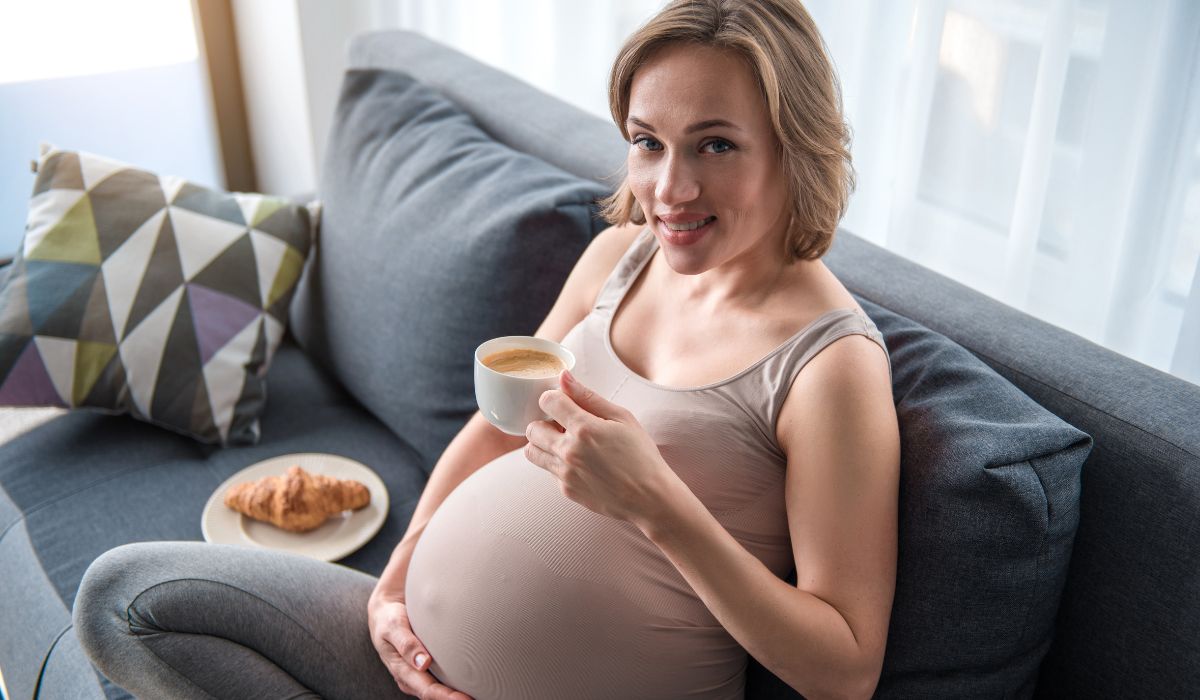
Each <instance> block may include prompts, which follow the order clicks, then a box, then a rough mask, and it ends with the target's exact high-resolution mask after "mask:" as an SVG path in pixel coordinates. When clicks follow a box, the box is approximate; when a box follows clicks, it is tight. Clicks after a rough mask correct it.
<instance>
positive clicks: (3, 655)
mask: <svg viewBox="0 0 1200 700" xmlns="http://www.w3.org/2000/svg"><path fill="white" fill-rule="evenodd" d="M268 381H269V382H270V383H271V386H272V391H271V394H270V397H269V398H268V404H267V409H266V411H265V412H264V413H263V416H262V440H261V442H260V443H259V444H258V445H255V446H247V447H228V448H224V449H220V448H217V447H216V446H212V445H204V444H201V443H198V442H196V441H194V440H192V439H190V438H187V437H185V436H182V435H179V434H176V433H172V432H169V431H165V430H161V429H159V428H157V427H154V426H151V425H148V424H146V423H142V422H140V421H136V420H133V419H132V418H130V417H128V416H108V415H102V414H98V413H94V412H82V411H73V412H70V413H67V414H65V415H63V416H62V417H60V418H57V419H54V420H52V421H51V422H50V423H47V424H46V425H43V426H40V427H38V428H35V429H33V430H32V431H31V432H29V433H26V434H24V435H21V436H19V437H17V438H15V439H13V440H12V441H11V442H9V443H5V444H3V445H0V572H4V574H3V575H4V576H5V577H6V578H5V579H4V584H3V590H4V591H6V593H7V592H9V591H11V592H12V593H13V594H12V595H7V594H6V595H3V596H0V630H5V631H7V630H21V634H19V635H16V634H13V635H10V634H7V633H6V632H0V668H3V670H4V678H5V682H6V683H7V685H8V689H9V692H10V696H9V697H14V698H28V697H32V696H33V688H34V686H35V685H36V683H37V682H38V673H39V670H40V669H41V668H42V664H43V660H44V659H46V656H47V654H49V653H51V650H52V649H53V650H54V652H53V654H52V655H51V660H52V661H53V660H54V659H55V658H57V659H58V661H57V662H54V663H51V664H49V665H48V666H47V669H48V671H47V672H49V669H53V668H57V665H56V664H67V663H68V661H69V659H72V658H74V657H75V654H76V653H77V644H76V642H75V640H74V639H68V637H71V636H72V635H73V634H74V633H73V632H71V630H70V627H69V626H70V624H71V620H70V608H71V605H72V603H73V602H74V599H75V591H76V589H77V588H78V586H79V580H80V578H81V577H82V576H83V572H84V570H85V569H86V568H87V566H88V564H90V563H91V562H92V560H94V559H95V558H96V557H97V556H99V555H100V554H101V553H103V552H104V551H106V550H108V549H110V548H112V547H115V546H117V545H121V544H125V543H128V542H138V541H145V540H200V539H202V538H203V535H202V534H201V530H200V515H201V512H202V511H203V509H204V504H205V502H206V501H207V499H208V497H209V495H210V494H212V492H213V490H214V489H215V488H217V486H219V485H220V484H221V482H223V481H224V480H225V479H227V478H228V477H229V476H231V475H233V474H234V473H235V472H237V471H238V470H240V469H242V468H243V467H246V466H247V465H250V464H253V463H254V462H257V461H259V460H262V459H266V458H268V457H273V456H276V455H281V454H289V453H295V452H329V453H333V454H341V455H345V456H347V457H350V458H352V459H357V460H359V461H361V462H363V463H364V464H367V465H369V466H370V467H371V468H372V469H374V470H375V471H376V473H378V474H379V476H380V478H382V479H383V481H384V483H385V484H386V485H387V488H388V496H389V499H390V502H391V508H390V511H389V513H388V516H387V519H386V520H385V522H384V524H383V527H382V528H381V529H380V531H379V533H378V534H377V535H375V537H374V538H373V539H371V541H370V542H368V543H367V544H366V545H364V546H363V547H362V548H361V549H359V550H358V551H356V552H354V553H353V554H351V555H349V556H347V557H346V558H344V559H342V560H341V561H340V563H341V564H344V565H346V566H349V567H352V568H355V569H359V570H362V571H366V572H368V573H371V574H376V575H377V574H379V573H380V572H381V571H382V570H383V567H384V566H385V565H386V564H387V560H388V558H389V556H390V555H391V552H392V549H393V548H394V547H395V545H396V542H398V541H399V539H400V537H401V536H402V535H403V534H404V530H405V529H406V528H407V527H408V521H409V518H411V517H412V512H413V510H414V509H415V508H416V503H417V499H418V498H420V494H421V489H422V488H423V487H424V484H425V475H424V473H423V472H422V466H423V463H422V460H421V459H420V457H419V456H418V455H417V453H416V452H415V451H414V450H413V449H412V448H411V447H410V446H408V445H407V444H405V443H404V442H403V441H402V440H400V439H399V438H397V437H396V435H395V434H393V433H392V432H391V431H390V430H388V429H387V428H386V427H385V426H384V425H383V424H382V423H380V422H379V421H378V420H376V419H375V418H374V417H372V416H371V415H370V414H368V413H367V412H366V411H364V410H363V409H362V407H361V406H360V405H359V404H358V403H357V402H355V401H354V399H353V398H352V397H350V396H349V395H348V394H346V392H345V391H344V390H342V389H341V388H340V387H339V386H338V385H337V383H336V382H335V381H334V380H333V379H332V378H330V377H329V376H328V375H327V374H325V373H324V372H322V371H321V370H320V369H319V368H318V367H317V366H316V365H314V364H313V363H312V362H311V361H310V360H309V359H308V358H307V357H306V356H305V355H304V353H303V352H302V351H301V350H300V349H299V348H298V347H297V346H296V345H295V343H294V342H292V341H291V340H290V339H285V340H284V341H283V343H282V344H281V345H280V348H279V352H278V354H276V356H275V359H274V361H273V362H272V364H271V369H270V372H269V374H268ZM64 631H65V636H63V637H60V635H61V634H64ZM66 675H70V674H66ZM79 680H80V681H85V680H87V679H86V677H79ZM43 681H45V679H43ZM48 687H49V686H48ZM67 696H69V697H81V695H79V694H75V693H69V694H64V695H62V697H67ZM43 697H45V695H43ZM54 697H60V696H58V695H55V696H54ZM112 697H128V696H127V695H125V694H116V695H113V696H112Z"/></svg>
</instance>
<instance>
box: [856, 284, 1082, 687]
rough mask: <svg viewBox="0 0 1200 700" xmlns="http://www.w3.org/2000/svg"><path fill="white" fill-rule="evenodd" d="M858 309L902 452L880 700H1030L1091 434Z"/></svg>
mask: <svg viewBox="0 0 1200 700" xmlns="http://www.w3.org/2000/svg"><path fill="white" fill-rule="evenodd" d="M862 305H863V309H864V310H865V311H866V312H867V314H868V315H869V316H870V317H871V318H872V319H873V320H874V321H875V323H876V325H877V326H878V327H879V330H880V331H881V332H882V333H883V335H884V339H885V340H886V342H887V345H888V349H889V352H890V354H891V357H892V369H893V390H894V392H895V398H896V410H897V414H898V417H899V420H900V430H901V449H902V453H901V481H900V489H901V496H900V560H899V570H898V572H897V581H896V599H895V603H894V607H893V612H892V622H891V629H890V633H889V636H888V652H887V657H886V659H885V661H884V670H883V679H882V681H881V683H880V694H881V695H884V696H886V697H905V698H927V697H984V696H994V697H1000V696H1002V697H1028V696H1029V695H1031V694H1032V690H1033V687H1034V685H1035V683H1036V681H1037V673H1038V666H1039V664H1040V663H1041V661H1042V657H1043V656H1044V655H1045V653H1046V650H1047V649H1048V648H1049V646H1050V640H1051V637H1052V636H1053V632H1054V617H1055V612H1056V611H1057V609H1058V603H1059V596H1060V594H1061V593H1062V588H1063V583H1064V582H1065V580H1066V575H1067V565H1068V562H1069V560H1070V557H1071V544H1072V541H1073V539H1074V537H1075V531H1076V528H1077V526H1078V523H1079V484H1080V468H1081V466H1082V465H1083V462H1084V459H1086V458H1087V455H1088V452H1089V450H1090V449H1091V439H1090V438H1089V437H1088V436H1087V435H1085V434H1084V433H1082V432H1080V431H1079V430H1077V429H1075V428H1073V427H1072V426H1070V425H1068V424H1067V423H1065V422H1064V421H1063V420H1061V419H1060V418H1058V417H1057V416H1055V415H1054V414H1052V413H1050V412H1049V411H1047V410H1045V409H1044V408H1042V407H1041V406H1039V405H1038V404H1037V403H1035V402H1034V401H1033V400H1032V399H1030V398H1029V397H1027V396H1026V395H1024V394H1023V393H1021V391H1020V390H1019V389H1017V388H1016V387H1015V386H1013V385H1012V384H1011V383H1009V382H1008V381H1007V380H1005V379H1004V378H1003V377H1001V376H1000V375H998V374H996V373H995V372H994V371H993V370H992V369H991V368H989V367H988V366H987V365H985V364H984V363H982V362H980V361H979V359H978V358H976V357H975V356H973V355H971V354H970V353H969V352H967V351H966V350H964V349H963V348H962V347H961V346H959V345H957V344H955V343H954V342H952V341H950V340H949V339H947V338H946V337H945V336H942V335H940V334H938V333H934V332H933V331H930V330H929V329H927V328H925V327H923V326H921V325H919V324H917V323H915V322H913V321H910V320H908V319H906V318H904V317H903V316H899V315H897V314H894V313H892V312H890V311H888V310H886V309H884V308H882V307H880V306H877V305H876V304H873V303H871V302H870V301H866V300H862Z"/></svg>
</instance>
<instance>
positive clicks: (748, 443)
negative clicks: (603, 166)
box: [407, 228, 886, 699]
mask: <svg viewBox="0 0 1200 700" xmlns="http://www.w3.org/2000/svg"><path fill="white" fill-rule="evenodd" d="M657 248H658V241H657V239H656V238H655V237H654V235H653V233H652V232H651V231H650V229H648V228H647V229H644V230H643V231H642V232H641V233H640V234H639V235H638V237H637V238H636V239H635V241H634V243H633V244H632V245H631V246H630V248H629V250H628V251H626V253H625V255H624V256H623V257H622V258H621V260H620V261H619V262H618V264H617V266H616V268H615V269H614V270H613V272H612V274H611V275H610V276H609V278H608V279H607V280H606V282H605V284H604V286H603V287H602V289H601V291H600V294H599V296H598V298H597V300H596V303H595V306H594V307H593V309H592V310H591V312H590V313H589V314H588V315H587V316H586V317H585V318H584V319H583V320H582V321H580V322H579V324H577V325H576V326H575V327H574V328H573V329H572V330H571V331H570V332H569V333H568V334H567V335H566V337H565V338H564V339H563V345H565V346H566V347H567V348H569V349H570V350H571V351H572V352H573V353H574V354H575V357H576V365H575V370H574V371H573V372H572V373H573V374H574V375H575V376H576V377H577V378H578V379H579V380H580V381H581V382H582V383H583V384H584V385H585V386H587V387H589V388H591V389H593V390H595V391H596V392H598V393H599V394H601V395H602V396H604V397H606V398H608V399H609V400H610V401H612V402H614V403H617V404H620V405H622V406H624V407H626V408H627V409H629V410H630V411H631V412H633V414H634V415H635V416H636V417H637V419H638V421H639V422H640V423H641V425H642V426H643V428H645V429H646V431H647V432H648V433H649V434H650V435H651V437H653V439H654V441H655V443H656V444H657V446H658V448H659V450H660V452H661V453H662V456H663V458H664V459H665V460H666V462H667V463H668V464H669V465H670V466H671V468H672V469H673V470H674V471H675V472H676V473H677V474H678V475H679V477H680V478H681V479H682V480H683V481H684V482H685V483H686V484H687V486H688V487H689V488H690V489H691V490H692V492H693V493H695V494H696V496H697V497H698V498H699V499H700V500H701V501H702V502H703V503H704V505H705V506H706V507H707V508H708V510H709V511H710V512H711V513H712V514H713V516H714V517H715V518H716V519H717V520H718V521H719V522H720V523H721V525H722V526H723V527H724V528H725V529H726V530H727V531H729V533H730V534H731V535H733V537H734V538H735V539H736V540H737V541H738V542H739V543H740V544H741V545H742V546H743V547H745V548H746V549H747V550H748V551H749V552H751V553H752V554H754V556H756V557H757V558H758V559H759V560H760V561H762V562H763V564H765V565H766V566H767V568H768V569H770V570H771V571H772V572H773V573H774V574H775V575H776V576H779V577H781V578H782V577H784V576H786V575H788V574H789V573H790V572H791V570H792V569H793V566H794V561H793V558H792V551H791V542H790V537H789V533H788V522H787V511H786V504H785V500H784V476H785V471H786V455H785V454H784V452H783V451H782V449H781V448H780V447H779V445H778V443H777V441H776V439H775V428H774V426H775V422H776V420H777V418H778V415H779V410H780V407H781V406H782V404H783V401H784V399H785V398H786V397H787V393H788V390H789V389H790V387H791V384H792V382H793V380H794V379H795V377H796V376H797V375H798V374H799V372H800V370H801V369H802V368H803V367H804V365H805V364H806V363H807V362H808V361H809V360H810V359H811V358H812V357H814V356H815V355H816V354H817V353H818V352H820V351H821V350H822V349H824V348H825V347H827V346H828V345H829V344H830V343H832V342H833V341H835V340H837V339H838V338H841V337H844V336H846V335H850V334H859V335H864V336H866V337H868V338H870V339H872V340H874V341H875V342H876V343H878V344H879V345H880V347H883V348H884V350H885V352H886V346H885V345H884V342H883V338H882V336H881V335H880V333H879V331H878V330H877V329H876V327H875V325H874V323H872V322H871V320H870V319H869V318H868V317H867V316H866V315H865V314H863V313H862V312H861V311H858V310H857V309H836V310H833V311H829V312H827V313H824V314H822V315H820V316H819V317H818V318H816V319H815V320H813V321H812V322H811V323H809V324H808V325H806V326H805V327H804V328H802V329H801V330H799V331H797V332H796V334H795V335H793V336H792V337H791V338H789V339H788V340H786V341H785V342H784V343H783V344H781V345H780V346H778V347H777V348H776V349H774V350H772V351H771V352H770V353H768V354H767V355H766V356H765V357H763V358H761V359H760V360H758V361H757V362H755V363H754V364H752V365H750V366H749V367H747V368H745V369H743V370H742V371H740V372H738V373H737V374H735V375H733V376H732V377H729V378H726V379H723V380H721V381H718V382H713V383H710V384H705V385H703V386H698V387H687V388H676V387H667V386H662V385H659V384H656V383H654V382H651V381H649V380H647V379H645V378H643V377H641V376H639V375H637V374H636V373H634V372H632V371H631V370H629V369H628V368H627V367H626V366H625V365H624V363H623V362H622V361H621V360H620V358H619V357H618V356H617V354H616V352H615V351H614V350H613V347H612V343H611V338H610V330H611V325H612V319H613V317H614V315H615V312H616V310H617V308H618V307H619V306H620V304H621V301H622V300H623V299H624V297H625V295H626V293H627V292H628V291H629V289H630V287H631V286H632V285H633V283H634V281H636V279H637V278H638V276H639V275H640V274H641V272H642V270H643V269H644V268H645V267H646V265H647V263H648V262H649V261H650V259H651V257H652V256H653V255H654V252H655V250H656V249H657ZM407 601H408V607H409V616H410V622H411V623H412V626H413V630H414V632H416V634H417V636H418V638H420V639H421V640H422V642H423V643H424V644H425V645H426V648H428V649H429V652H430V655H431V656H432V657H433V659H434V663H433V666H432V667H431V670H432V671H433V672H434V675H436V676H437V677H438V678H439V679H441V680H442V681H443V682H444V683H446V684H447V685H450V686H451V687H453V688H456V689H458V690H461V691H463V692H466V693H467V694H469V695H471V696H472V697H476V698H560V697H573V698H578V699H582V698H629V699H634V698H741V697H742V696H743V686H744V676H745V668H746V661H747V658H746V653H745V651H744V650H743V649H742V648H741V647H740V646H739V645H738V643H737V642H736V641H735V640H734V639H733V638H732V637H731V636H730V635H729V633H728V632H726V631H725V629H724V628H723V627H722V626H721V625H720V623H719V622H718V621H717V620H716V618H715V617H714V616H713V615H712V613H711V612H709V610H708V608H707V607H706V606H705V605H704V603H703V601H701V600H700V598H699V597H698V596H697V595H696V593H695V592H694V591H693V590H692V589H691V587H690V586H689V585H688V584H687V582H686V581H685V580H684V579H683V577H682V575H681V574H680V573H679V572H678V570H677V569H675V567H674V565H672V564H671V563H670V561H669V560H668V559H667V558H666V556H665V555H664V554H663V553H662V552H661V551H660V550H659V549H658V548H657V547H656V546H655V545H654V544H653V543H651V542H650V541H649V540H648V539H647V538H646V537H645V536H644V535H643V534H642V533H641V531H640V530H638V529H637V527H635V526H634V525H632V524H630V523H627V522H623V521H618V520H615V519H612V518H608V517H605V516H602V515H598V514H596V513H593V512H591V511H589V510H587V509H586V508H584V507H583V506H580V505H578V504H576V503H574V502H573V501H570V500H569V499H567V498H566V497H565V496H564V495H563V494H562V492H561V490H560V487H559V483H558V481H557V479H556V478H555V477H554V476H553V475H551V474H549V473H547V472H546V471H544V470H542V469H541V468H539V467H537V466H535V465H533V464H531V463H529V462H528V460H526V459H525V457H524V453H523V450H521V449H518V450H515V451H513V452H510V453H508V454H505V455H502V456H501V457H499V458H497V459H495V460H493V461H492V462H490V463H488V464H487V465H485V466H484V467H483V468H481V469H479V470H478V471H476V472H475V473H474V474H472V475H471V476H470V477H468V478H467V479H466V480H464V481H463V483H462V484H460V485H459V486H458V488H456V489H455V490H454V491H453V492H452V493H451V494H450V496H449V497H447V499H446V500H445V501H444V502H443V504H442V505H441V506H440V507H439V508H438V510H437V511H436V512H435V513H434V516H433V518H432V519H431V520H430V523H429V525H428V526H427V528H426V530H425V532H424V533H422V535H421V538H420V540H419V541H418V544H417V547H416V549H415V551H414V553H413V557H412V560H411V562H410V566H409V572H408V577H407Z"/></svg>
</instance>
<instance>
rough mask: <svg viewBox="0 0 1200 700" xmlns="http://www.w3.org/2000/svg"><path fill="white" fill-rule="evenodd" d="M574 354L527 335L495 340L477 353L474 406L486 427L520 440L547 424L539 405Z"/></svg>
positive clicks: (571, 366) (571, 365) (569, 367)
mask: <svg viewBox="0 0 1200 700" xmlns="http://www.w3.org/2000/svg"><path fill="white" fill-rule="evenodd" d="M572 369H575V355H574V354H572V353H571V351H570V350H568V349H566V348H565V347H563V346H562V345H560V344H558V343H556V342H554V341H553V340H546V339H545V338H536V337H533V336H527V335H510V336H504V337H502V338H493V339H492V340H489V341H487V342H485V343H483V344H482V345H480V346H479V347H478V348H476V349H475V401H476V403H478V404H479V412H480V413H482V414H483V417H484V418H486V419H487V420H488V422H489V423H491V424H492V425H494V426H496V427H497V428H499V429H500V430H502V431H503V432H505V433H508V434H509V435H524V434H525V429H526V428H527V427H528V426H529V424H530V423H532V422H533V421H535V420H551V418H550V417H549V416H547V415H546V414H545V413H543V412H542V408H541V406H539V405H538V400H539V399H540V398H541V396H542V394H543V393H544V392H546V391H548V390H550V389H556V388H558V376H559V375H560V374H561V373H562V372H563V370H572Z"/></svg>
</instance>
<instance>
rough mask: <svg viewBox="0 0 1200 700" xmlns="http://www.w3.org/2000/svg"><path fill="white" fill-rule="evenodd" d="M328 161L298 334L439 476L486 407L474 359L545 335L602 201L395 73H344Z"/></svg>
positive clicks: (297, 314)
mask: <svg viewBox="0 0 1200 700" xmlns="http://www.w3.org/2000/svg"><path fill="white" fill-rule="evenodd" d="M328 154H329V156H328V157H327V159H326V162H325V165H324V168H323V170H322V173H321V189H320V193H319V194H320V199H321V201H322V205H323V210H322V214H321V235H320V240H319V242H318V252H317V257H316V260H315V262H314V264H313V268H312V270H311V274H310V275H309V277H308V281H309V284H308V285H307V286H306V287H305V288H304V289H302V290H301V292H300V294H299V296H300V301H299V303H297V304H296V305H295V306H293V316H292V323H294V324H295V326H294V328H295V334H296V337H297V338H298V339H300V342H301V344H302V345H304V347H305V348H306V349H307V350H308V351H309V352H310V353H312V354H313V355H314V356H315V357H318V358H320V359H321V360H322V361H323V362H325V363H326V365H327V366H328V367H330V368H331V369H332V370H333V372H334V374H335V375H336V376H337V377H338V378H339V379H340V380H341V381H342V383H343V384H344V385H345V386H346V387H347V388H348V389H349V390H350V392H351V393H352V394H354V396H356V397H357V398H358V399H359V400H360V401H362V403H363V405H365V406H366V407H367V408H368V409H370V410H371V412H372V413H374V414H375V415H376V416H379V417H380V418H381V419H382V420H383V421H384V423H386V424H387V425H388V426H389V427H391V428H392V430H393V431H395V432H396V433H397V434H398V435H400V436H402V437H404V438H405V439H406V440H407V441H408V442H409V443H411V444H412V445H413V446H414V447H416V448H417V450H418V451H419V452H420V453H421V456H422V457H423V458H424V459H425V461H426V464H427V466H428V468H430V469H431V468H432V467H433V464H434V463H435V462H436V460H437V458H438V457H439V456H440V455H441V452H442V450H443V449H444V448H445V447H446V445H447V444H448V443H449V442H450V440H451V439H452V438H453V437H454V435H455V434H456V433H457V432H458V430H459V429H460V428H461V427H462V425H463V424H464V423H465V422H466V421H467V419H468V418H469V417H470V415H471V414H472V413H473V412H474V411H475V410H476V406H475V394H474V389H473V381H474V380H473V370H472V361H473V360H472V357H473V352H474V350H475V348H476V347H477V346H478V345H479V344H480V343H482V342H483V341H485V340H488V339H489V338H493V337H496V336H502V335H529V334H532V333H533V332H534V331H535V330H536V329H537V327H538V325H539V324H540V323H541V321H542V319H544V318H545V316H546V314H547V313H548V312H549V311H550V307H551V306H552V305H553V303H554V300H555V299H556V298H557V297H558V292H559V290H560V289H561V288H562V284H563V282H565V281H566V278H567V275H568V273H570V271H571V268H572V267H573V266H574V264H575V261H576V260H577V259H578V258H579V256H580V255H581V254H582V252H583V250H584V248H586V247H587V245H588V243H589V242H590V241H591V239H592V237H593V236H594V235H595V234H596V233H598V232H599V231H600V230H602V229H603V228H604V227H605V224H604V223H603V221H602V220H600V219H599V218H597V217H596V216H595V208H594V206H593V203H594V201H595V200H596V199H598V198H599V197H602V196H604V195H606V194H607V192H606V191H605V190H604V189H603V188H602V187H600V186H599V185H597V184H595V183H593V182H590V181H587V180H583V179H580V178H578V177H575V176H573V175H570V174H568V173H566V172H564V171H562V170H559V169H558V168H555V167H553V166H550V165H548V164H546V163H543V162H541V161H539V160H538V159H536V158H533V157H531V156H528V155H525V154H521V153H518V152H516V151H513V150H512V149H509V148H507V147H506V146H503V145H501V144H500V143H498V142H496V141H494V140H492V139H491V138H490V137H489V136H488V135H487V134H485V133H484V132H483V131H482V130H480V129H479V127H478V126H476V125H475V123H474V122H472V121H471V119H470V117H468V116H467V115H466V113H465V112H463V111H462V110H460V109H459V108H458V107H457V106H455V105H454V104H453V103H452V102H450V101H449V100H448V99H446V98H445V97H443V96H441V95H440V94H439V93H437V92H436V91H435V90H433V89H432V88H429V87H427V86H425V85H422V84H420V83H417V82H415V81H414V80H413V79H412V78H410V77H408V76H407V75H405V74H403V73H398V72H393V71H379V70H351V71H349V72H347V74H346V77H345V80H344V82H343V85H342V93H341V98H340V100H339V104H338V109H337V114H336V116H335V119H334V127H333V129H332V133H331V135H330V139H329V146H328Z"/></svg>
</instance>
